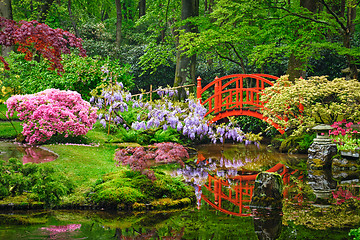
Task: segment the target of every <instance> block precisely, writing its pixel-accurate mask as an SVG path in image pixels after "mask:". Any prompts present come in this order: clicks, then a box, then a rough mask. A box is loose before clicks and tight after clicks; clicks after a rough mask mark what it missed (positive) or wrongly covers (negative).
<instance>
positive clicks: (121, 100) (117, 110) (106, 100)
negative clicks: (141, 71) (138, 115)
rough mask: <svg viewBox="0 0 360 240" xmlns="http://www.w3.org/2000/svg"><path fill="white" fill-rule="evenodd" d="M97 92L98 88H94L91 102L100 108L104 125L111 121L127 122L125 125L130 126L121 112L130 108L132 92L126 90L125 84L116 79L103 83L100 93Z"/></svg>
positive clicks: (101, 121) (114, 122) (99, 112)
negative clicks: (106, 83)
mask: <svg viewBox="0 0 360 240" xmlns="http://www.w3.org/2000/svg"><path fill="white" fill-rule="evenodd" d="M105 71H106V69H104V72H105ZM96 93H97V89H95V90H93V92H92V95H93V96H92V97H91V98H90V103H91V104H93V105H94V106H96V107H97V108H98V109H99V111H98V119H99V120H100V123H101V124H102V125H103V127H106V125H107V124H108V123H109V122H110V123H112V124H115V125H119V124H125V126H124V127H125V128H128V125H127V124H126V122H125V121H124V118H123V117H122V115H121V113H123V112H127V111H128V110H129V105H128V102H129V101H130V100H131V93H130V92H127V91H124V86H123V84H122V83H121V82H116V81H115V82H114V83H112V82H111V83H110V84H108V85H101V93H100V95H96Z"/></svg>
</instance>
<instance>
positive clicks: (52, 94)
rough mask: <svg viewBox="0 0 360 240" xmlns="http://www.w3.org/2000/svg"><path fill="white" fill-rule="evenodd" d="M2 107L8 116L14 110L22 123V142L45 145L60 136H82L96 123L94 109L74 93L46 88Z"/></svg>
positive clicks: (8, 102) (9, 100) (8, 101)
mask: <svg viewBox="0 0 360 240" xmlns="http://www.w3.org/2000/svg"><path fill="white" fill-rule="evenodd" d="M5 104H6V105H7V108H8V111H7V113H6V115H7V117H9V116H12V115H13V114H14V112H15V111H17V112H18V117H19V119H20V120H23V123H22V126H23V131H22V134H23V135H24V136H25V141H26V142H28V143H30V144H34V143H40V142H44V141H46V140H48V139H50V138H51V137H52V136H53V135H55V134H57V133H59V134H64V136H65V137H68V136H69V135H71V136H78V135H85V134H86V133H87V132H88V131H89V130H91V129H92V126H93V124H94V123H95V122H96V118H97V115H96V111H97V109H96V108H94V107H91V106H90V103H88V102H86V101H84V100H83V99H82V98H81V95H80V94H79V93H77V92H75V91H62V90H58V89H47V90H45V91H42V92H38V93H35V94H27V95H15V96H12V97H10V98H9V99H8V100H7V101H6V102H5Z"/></svg>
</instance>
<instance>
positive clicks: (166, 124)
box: [90, 82, 250, 144]
mask: <svg viewBox="0 0 360 240" xmlns="http://www.w3.org/2000/svg"><path fill="white" fill-rule="evenodd" d="M157 92H158V94H159V96H160V97H161V98H160V99H157V100H155V101H151V102H146V101H144V100H143V98H142V97H141V96H140V97H139V98H138V99H137V100H136V99H133V98H132V95H131V93H130V92H128V91H125V89H124V88H123V86H122V84H121V83H118V82H115V83H114V84H109V85H107V86H103V88H102V89H101V94H100V95H96V94H93V97H92V98H91V99H90V102H91V103H92V104H93V105H95V106H96V107H97V108H98V109H99V110H98V113H99V120H100V123H101V124H102V125H103V126H104V127H105V126H106V125H107V124H108V123H111V124H116V125H120V124H121V125H124V127H125V128H127V129H128V128H129V127H131V128H132V129H134V130H147V129H163V130H167V129H168V128H173V129H176V130H177V131H178V132H179V133H181V134H182V135H184V136H186V137H188V138H190V139H191V140H195V139H202V138H204V137H205V136H207V137H208V138H209V139H210V140H211V142H213V143H216V142H221V143H223V142H224V141H225V139H231V140H232V141H235V142H243V141H245V143H246V144H248V143H250V141H249V139H248V136H247V135H245V134H244V133H243V131H242V130H241V129H240V128H239V127H236V126H235V124H234V123H233V122H232V121H230V122H229V123H228V124H227V125H225V124H220V125H215V124H209V118H210V116H209V117H205V114H206V112H207V110H206V109H205V108H204V106H203V105H201V104H200V102H199V101H198V100H197V99H196V98H194V97H193V96H189V97H188V99H187V100H186V101H185V102H179V101H175V100H173V99H172V96H173V95H174V94H176V90H169V89H161V88H160V89H158V91H157ZM130 109H131V111H133V112H135V113H138V114H137V117H136V121H134V122H131V123H130V122H128V121H126V120H125V119H124V117H123V116H124V114H123V113H124V112H127V111H130Z"/></svg>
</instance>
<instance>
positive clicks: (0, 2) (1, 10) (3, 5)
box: [0, 0, 13, 57]
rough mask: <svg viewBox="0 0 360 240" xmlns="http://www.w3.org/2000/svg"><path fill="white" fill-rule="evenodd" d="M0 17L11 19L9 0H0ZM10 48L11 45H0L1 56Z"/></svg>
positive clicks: (4, 55)
mask: <svg viewBox="0 0 360 240" xmlns="http://www.w3.org/2000/svg"><path fill="white" fill-rule="evenodd" d="M0 17H4V18H6V19H11V20H12V19H13V14H12V6H11V0H0ZM0 30H1V29H0ZM12 50H13V47H12V46H2V47H1V56H3V57H7V56H8V55H9V53H10V52H11V51H12Z"/></svg>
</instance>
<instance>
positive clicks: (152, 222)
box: [0, 144, 360, 239]
mask: <svg viewBox="0 0 360 240" xmlns="http://www.w3.org/2000/svg"><path fill="white" fill-rule="evenodd" d="M197 150H198V151H197V153H196V154H194V156H193V157H194V158H193V159H192V160H191V161H189V162H188V163H187V166H186V168H185V169H179V170H178V171H177V173H175V175H176V174H182V175H184V177H185V179H186V181H187V182H188V183H189V184H191V185H192V186H194V188H195V190H196V193H197V197H198V202H197V205H196V206H194V207H189V208H187V209H182V210H171V211H150V212H118V211H111V212H109V211H91V210H53V211H51V210H48V211H46V210H41V211H26V212H21V211H8V212H2V213H1V214H0V239H325V238H326V237H327V238H328V239H352V238H350V237H349V236H348V233H349V230H350V228H357V227H358V226H359V223H360V216H359V214H358V213H357V212H355V213H352V212H350V211H349V210H348V209H346V208H344V209H343V210H341V208H336V209H335V210H334V211H335V212H334V211H333V210H331V208H332V207H333V206H335V207H338V206H342V205H335V204H334V203H333V202H331V201H333V200H331V199H325V200H327V201H328V202H326V201H325V203H324V201H320V202H319V201H318V200H319V199H320V200H323V199H321V198H320V197H318V196H317V195H315V194H314V192H313V191H312V188H311V184H307V179H306V178H307V173H306V167H305V168H304V166H303V165H302V164H301V160H303V159H306V158H307V156H306V155H288V154H281V153H278V152H276V151H274V150H272V149H269V148H267V147H266V146H260V148H257V147H255V146H252V145H250V146H244V145H232V144H224V145H202V146H198V147H197ZM261 170H268V171H274V172H275V171H276V172H278V173H279V174H280V175H281V176H282V178H283V180H284V183H285V184H286V186H287V187H285V188H284V197H285V199H286V201H284V202H285V203H284V207H283V210H282V211H274V212H273V211H265V213H264V214H261V213H260V212H257V211H254V209H251V208H250V207H249V201H250V198H251V193H252V189H253V183H254V177H255V176H256V174H257V173H258V172H259V171H261ZM316 174H317V175H316V176H321V174H323V173H321V172H318V173H316ZM326 174H327V175H328V174H329V173H326ZM330 174H331V173H330ZM349 176H350V175H347V177H346V178H344V179H340V178H339V179H337V180H336V184H337V186H335V187H334V186H332V187H334V190H333V191H334V192H335V190H336V191H337V193H339V194H340V195H341V194H342V192H339V191H340V190H341V191H347V192H346V194H347V196H350V194H352V195H351V196H353V197H354V198H352V199H353V200H355V196H359V188H358V186H357V185H358V183H357V181H358V177H357V176H358V175H356V174H355V175H354V174H353V175H351V176H356V177H354V178H353V179H350V178H349ZM356 178H357V179H356ZM331 179H333V178H331ZM333 180H334V179H333ZM334 181H335V180H334ZM345 183H350V184H347V185H346V187H345V185H344V184H345ZM331 184H332V185H334V184H333V183H331ZM336 184H335V185H336ZM339 186H340V189H339ZM325 187H326V186H325ZM341 187H342V188H341ZM327 198H328V195H327ZM351 203H352V204H354V203H353V202H351ZM347 205H348V204H347ZM344 206H345V205H344ZM354 206H357V205H354ZM354 206H351V207H352V208H353V207H354ZM354 210H356V209H354ZM341 211H344V213H343V212H341ZM346 214H347V215H346ZM350 220H351V221H350ZM329 236H331V238H329Z"/></svg>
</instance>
